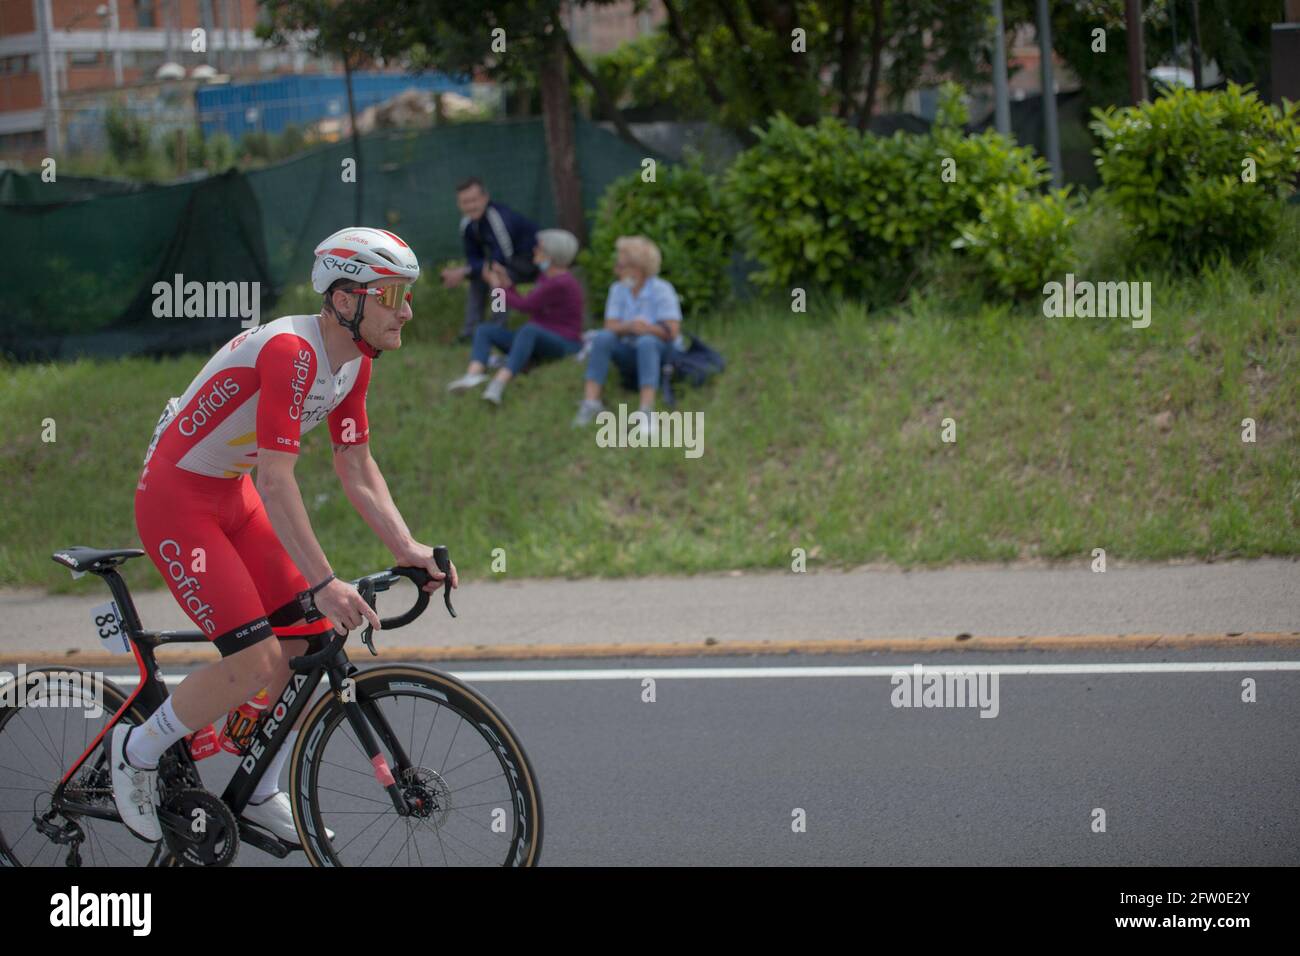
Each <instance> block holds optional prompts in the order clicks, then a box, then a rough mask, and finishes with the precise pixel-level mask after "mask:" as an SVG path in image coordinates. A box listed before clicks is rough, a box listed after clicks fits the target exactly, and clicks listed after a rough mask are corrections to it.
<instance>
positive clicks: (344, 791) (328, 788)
mask: <svg viewBox="0 0 1300 956" xmlns="http://www.w3.org/2000/svg"><path fill="white" fill-rule="evenodd" d="M316 789H318V790H324V791H326V792H328V793H341V794H343V796H345V797H356V798H357V799H358V800H364V801H366V803H378V804H382V805H384V806H392V804H391V803H385V801H383V800H376V799H374V798H373V797H363V796H362V795H361V794H359V793H349V792H348V791H346V790H335V789H334V788H333V787H324V786H319V785H318V786H317V788H316ZM393 812H394V813H396V812H397V808H396V807H393Z"/></svg>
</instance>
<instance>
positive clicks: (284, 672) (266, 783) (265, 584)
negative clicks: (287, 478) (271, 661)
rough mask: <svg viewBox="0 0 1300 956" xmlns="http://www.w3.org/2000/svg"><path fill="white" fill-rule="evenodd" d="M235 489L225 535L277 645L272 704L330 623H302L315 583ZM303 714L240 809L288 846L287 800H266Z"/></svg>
mask: <svg viewBox="0 0 1300 956" xmlns="http://www.w3.org/2000/svg"><path fill="white" fill-rule="evenodd" d="M240 486H241V487H240V496H241V504H240V508H239V513H240V515H241V516H242V520H241V521H240V523H239V524H238V526H234V527H230V528H228V533H229V535H230V540H231V542H232V543H233V544H234V546H235V548H236V549H237V550H238V551H239V554H240V557H241V558H242V560H243V562H244V565H245V566H246V567H247V568H248V569H249V571H250V572H251V573H252V577H253V582H254V584H255V585H256V587H257V591H258V595H259V597H260V599H261V602H262V606H263V607H265V608H266V609H267V612H268V613H267V617H268V619H269V620H270V622H271V625H272V627H273V629H274V631H275V635H276V637H277V638H278V640H277V641H276V643H277V644H279V646H280V650H281V656H280V662H279V664H278V665H277V667H276V670H275V673H274V674H273V675H272V677H271V678H270V680H269V681H268V683H267V688H268V690H269V692H270V694H271V700H272V701H276V700H278V699H279V697H280V695H281V694H282V693H284V688H285V686H286V685H287V684H288V682H289V679H290V677H291V676H292V675H291V672H290V669H289V661H290V660H291V659H292V658H293V657H295V656H297V655H300V654H303V653H305V652H306V650H307V640H306V639H307V637H308V636H311V635H316V634H329V633H331V632H332V631H333V630H334V625H333V623H332V622H331V621H330V620H329V618H322V619H321V620H319V621H315V622H313V623H311V624H307V623H306V621H305V620H304V618H303V615H302V609H301V607H300V606H299V604H298V595H299V593H301V592H302V591H305V590H307V588H308V587H310V586H311V584H316V583H319V582H311V583H308V581H307V579H306V578H304V577H303V575H302V572H301V571H299V570H298V567H297V566H296V565H295V564H294V563H293V559H292V558H290V557H289V553H288V552H287V551H286V550H285V548H284V545H283V544H282V543H281V542H280V538H279V535H277V534H276V533H275V528H273V527H272V525H271V519H270V517H269V516H268V515H267V513H266V507H265V506H264V505H263V504H262V498H261V496H260V495H259V494H258V493H257V488H256V487H255V486H254V484H253V481H252V479H251V478H248V477H245V478H243V479H241V480H240ZM306 715H307V708H305V707H304V708H303V710H302V713H300V714H299V715H298V719H297V720H296V721H295V722H294V725H293V727H291V728H290V733H289V734H288V736H286V737H285V739H284V742H283V743H282V744H281V745H280V749H279V750H278V751H277V752H276V753H275V755H274V757H273V759H272V760H271V762H270V763H269V764H267V767H266V772H265V773H264V774H263V776H262V779H261V780H259V781H258V784H257V788H256V789H255V790H254V791H253V793H252V796H251V799H250V807H252V808H254V809H252V810H251V811H245V816H248V815H249V813H250V812H251V813H253V814H254V815H257V814H259V813H261V814H262V815H261V816H256V817H255V822H259V823H263V824H269V825H271V828H272V829H273V830H274V831H275V832H277V833H278V834H279V835H280V836H281V837H282V838H284V839H287V840H290V841H291V842H296V840H297V836H296V831H295V830H294V828H293V821H292V811H288V803H287V801H285V798H283V797H280V798H277V799H279V800H280V801H281V803H282V806H280V807H276V806H274V801H272V802H271V803H267V802H268V801H270V800H271V797H273V796H274V795H275V794H276V791H277V790H279V786H280V775H281V772H282V771H283V769H284V765H285V763H286V761H287V760H288V758H289V755H290V754H291V753H292V752H293V743H294V738H295V737H296V735H297V733H298V730H299V729H300V728H301V726H302V722H303V720H304V719H305V718H306ZM260 804H267V807H266V808H265V809H264V810H262V811H259V810H257V809H256V807H257V806H258V805H260ZM286 811H288V813H287V814H286ZM277 816H278V817H279V819H278V820H277ZM286 816H287V818H288V819H287V820H286V819H285V817H286Z"/></svg>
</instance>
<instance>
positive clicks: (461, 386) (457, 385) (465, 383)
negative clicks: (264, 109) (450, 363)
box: [447, 372, 488, 392]
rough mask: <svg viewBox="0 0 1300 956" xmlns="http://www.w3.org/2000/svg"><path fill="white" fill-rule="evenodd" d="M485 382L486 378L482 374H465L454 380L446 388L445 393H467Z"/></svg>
mask: <svg viewBox="0 0 1300 956" xmlns="http://www.w3.org/2000/svg"><path fill="white" fill-rule="evenodd" d="M487 380H488V377H487V376H486V375H484V374H483V373H482V372H475V373H474V374H473V375H471V374H469V373H468V372H466V373H465V374H464V375H462V376H461V377H460V378H458V379H456V380H455V381H454V382H452V383H451V384H449V385H448V386H447V391H449V392H464V391H468V390H469V389H471V388H475V387H477V386H479V385H482V384H483V383H484V382H486V381H487Z"/></svg>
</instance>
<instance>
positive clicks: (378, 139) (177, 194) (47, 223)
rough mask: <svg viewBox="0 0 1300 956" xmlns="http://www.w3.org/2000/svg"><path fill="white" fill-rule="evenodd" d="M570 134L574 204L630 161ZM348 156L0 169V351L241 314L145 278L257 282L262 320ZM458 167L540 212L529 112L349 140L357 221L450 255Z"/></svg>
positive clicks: (587, 132) (342, 146)
mask: <svg viewBox="0 0 1300 956" xmlns="http://www.w3.org/2000/svg"><path fill="white" fill-rule="evenodd" d="M576 146H577V156H578V169H579V175H580V176H581V177H582V198H583V207H584V208H585V209H587V210H588V211H592V210H594V209H595V206H596V201H597V199H598V198H599V197H600V194H601V193H602V192H603V191H604V189H605V187H606V186H607V185H608V184H609V183H610V181H611V180H613V179H615V178H617V177H618V176H622V175H625V174H627V173H628V172H631V171H633V170H636V169H638V168H639V167H640V162H641V160H642V159H643V158H644V156H643V155H642V154H641V153H640V152H639V151H638V150H636V149H634V148H633V147H631V146H629V145H628V144H626V143H624V142H623V141H622V140H620V139H618V138H617V137H616V136H614V135H612V134H610V133H607V132H605V131H604V130H602V129H600V128H598V127H595V126H593V125H591V124H589V123H587V122H585V121H583V120H581V119H579V120H578V125H577V129H576ZM352 154H353V148H352V144H351V142H350V141H347V142H342V143H338V144H334V145H332V146H328V147H323V148H321V149H318V150H315V151H313V152H311V153H308V154H304V155H302V156H299V157H297V158H295V159H292V160H290V161H288V162H285V163H282V164H279V165H277V166H273V167H269V168H265V169H259V170H254V171H251V172H247V173H241V172H236V171H231V172H228V173H225V174H223V175H220V176H214V177H210V178H208V179H204V180H200V181H197V182H186V183H179V184H175V185H169V186H140V185H138V184H130V183H125V184H124V183H115V182H111V181H105V180H91V179H74V178H69V179H66V180H61V181H59V182H57V183H42V182H41V181H40V176H39V174H16V173H12V172H7V173H5V174H3V175H2V176H0V234H2V235H4V236H6V251H7V252H9V253H10V254H14V253H18V252H21V255H22V257H23V262H24V266H25V268H24V269H23V276H24V278H23V281H22V282H21V284H19V283H15V282H9V283H4V284H0V351H2V352H3V353H4V354H5V355H7V356H8V357H10V358H13V359H17V360H20V361H31V360H48V359H56V358H57V359H64V358H71V357H74V356H76V355H94V356H117V355H138V354H165V353H170V352H176V351H182V350H186V349H201V348H209V347H212V346H215V345H218V344H220V343H221V342H224V341H226V340H227V339H229V338H230V337H231V336H233V335H234V334H236V332H237V331H238V329H239V324H240V321H241V320H240V318H239V316H238V315H237V314H234V310H233V309H232V308H230V307H227V308H225V309H221V310H218V311H219V312H220V314H219V315H211V314H204V315H191V316H189V317H184V316H175V317H173V316H165V315H164V316H159V315H156V314H155V312H156V310H157V309H159V308H160V306H159V297H158V296H156V295H155V294H154V291H153V290H154V287H155V284H156V283H159V282H164V283H166V284H167V285H168V286H174V285H175V276H176V275H177V274H179V275H180V276H181V277H182V281H183V282H184V283H190V282H197V283H202V284H208V283H216V284H221V285H222V286H225V285H226V284H228V283H232V282H233V283H253V282H256V283H259V290H260V295H261V298H260V312H261V318H262V320H267V319H269V318H272V317H273V309H274V306H275V302H276V299H277V297H278V296H279V295H280V294H281V293H282V291H283V290H284V288H285V286H286V285H287V284H290V283H297V282H303V281H306V280H307V278H308V277H309V275H310V271H311V263H312V252H313V250H314V248H315V245H316V243H317V242H319V241H320V240H321V239H323V238H324V237H325V236H327V235H329V234H330V233H331V232H334V231H335V230H337V229H341V228H343V227H345V226H349V225H356V224H358V222H357V215H356V201H357V195H356V190H357V189H358V185H357V184H356V183H345V182H343V177H342V172H343V168H344V167H343V162H344V160H345V159H348V158H351V157H352ZM658 158H662V157H658ZM471 175H474V176H478V177H479V178H480V179H482V180H484V182H486V183H487V186H488V189H489V190H490V191H491V193H492V196H493V198H494V199H496V200H499V201H501V202H504V203H505V204H506V205H508V206H510V207H511V208H513V209H516V210H518V211H519V212H522V213H523V214H524V215H526V216H528V217H529V218H531V219H532V220H533V221H534V222H536V223H537V224H538V225H539V226H541V227H545V226H547V225H550V224H552V223H553V221H554V216H555V208H554V201H553V198H552V196H551V188H550V180H549V174H548V171H547V162H546V146H545V139H544V134H543V129H542V123H541V120H539V119H531V120H519V121H511V122H502V123H474V124H460V125H451V126H443V127H438V128H436V129H432V130H425V131H401V130H395V131H389V132H385V133H379V134H375V135H372V136H368V137H365V138H363V140H362V143H361V155H360V157H359V158H358V162H357V179H358V180H359V183H360V189H361V196H362V214H361V216H360V223H359V224H361V225H368V226H378V227H380V228H388V229H391V230H392V231H394V232H397V233H399V234H400V235H401V236H402V238H403V239H405V240H406V241H407V242H409V243H410V244H411V246H412V247H413V248H414V249H415V250H416V254H417V255H418V256H419V257H420V262H421V266H422V267H423V268H424V269H426V270H429V269H431V268H433V267H434V266H436V264H437V263H439V262H440V261H443V260H446V259H449V258H453V257H458V256H460V255H461V254H462V252H461V244H460V240H459V236H458V234H457V225H458V223H459V221H460V213H459V211H458V210H457V209H456V201H455V194H454V189H455V185H456V184H457V183H458V182H460V181H461V180H463V179H464V178H466V177H467V176H471ZM34 276H39V279H38V280H37V281H31V277H34ZM246 288H247V287H246ZM206 301H207V302H209V303H210V302H211V301H212V299H211V297H210V296H209V297H208V298H207V299H206ZM218 301H220V300H218Z"/></svg>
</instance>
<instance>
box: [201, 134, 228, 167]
mask: <svg viewBox="0 0 1300 956" xmlns="http://www.w3.org/2000/svg"><path fill="white" fill-rule="evenodd" d="M203 165H204V166H205V167H206V168H207V170H208V172H211V173H224V172H225V171H226V170H227V169H229V168H230V167H231V166H233V165H235V142H234V140H232V139H231V138H230V134H228V133H213V134H212V135H211V136H209V137H207V139H206V140H204V142H203Z"/></svg>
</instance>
